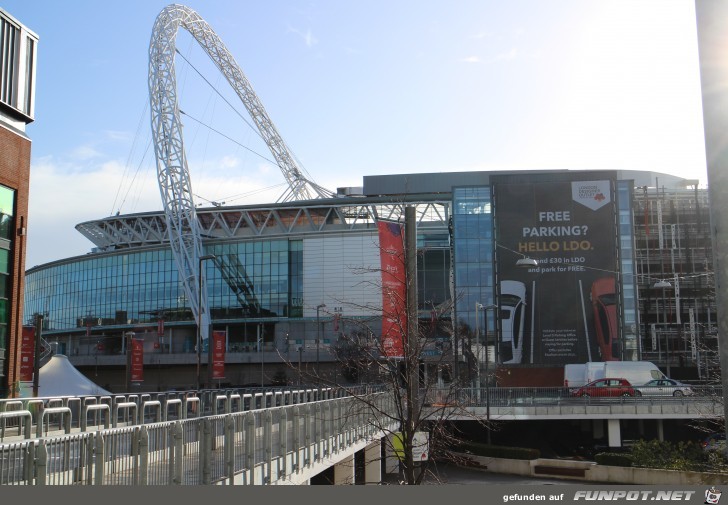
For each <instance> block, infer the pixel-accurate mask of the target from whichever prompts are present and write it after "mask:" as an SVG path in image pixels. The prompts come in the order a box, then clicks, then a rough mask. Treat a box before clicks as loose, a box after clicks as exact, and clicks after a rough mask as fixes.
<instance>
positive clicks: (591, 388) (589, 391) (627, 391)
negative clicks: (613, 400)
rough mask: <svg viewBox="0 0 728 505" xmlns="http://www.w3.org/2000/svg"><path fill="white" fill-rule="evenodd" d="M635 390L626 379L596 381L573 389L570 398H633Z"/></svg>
mask: <svg viewBox="0 0 728 505" xmlns="http://www.w3.org/2000/svg"><path fill="white" fill-rule="evenodd" d="M635 394H636V393H635V390H634V388H633V387H632V384H630V383H629V381H628V380H627V379H611V378H610V379H597V380H595V381H591V382H590V383H589V384H586V385H584V386H581V387H580V388H578V389H574V390H573V391H572V393H571V395H572V396H580V397H583V398H588V397H590V396H594V397H614V396H635Z"/></svg>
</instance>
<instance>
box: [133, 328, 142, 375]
mask: <svg viewBox="0 0 728 505" xmlns="http://www.w3.org/2000/svg"><path fill="white" fill-rule="evenodd" d="M131 382H144V340H142V339H139V338H132V339H131Z"/></svg>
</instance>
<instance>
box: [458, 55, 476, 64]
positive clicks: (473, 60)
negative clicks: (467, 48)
mask: <svg viewBox="0 0 728 505" xmlns="http://www.w3.org/2000/svg"><path fill="white" fill-rule="evenodd" d="M460 61H462V62H464V63H480V58H479V57H477V56H468V57H467V58H463V59H461V60H460Z"/></svg>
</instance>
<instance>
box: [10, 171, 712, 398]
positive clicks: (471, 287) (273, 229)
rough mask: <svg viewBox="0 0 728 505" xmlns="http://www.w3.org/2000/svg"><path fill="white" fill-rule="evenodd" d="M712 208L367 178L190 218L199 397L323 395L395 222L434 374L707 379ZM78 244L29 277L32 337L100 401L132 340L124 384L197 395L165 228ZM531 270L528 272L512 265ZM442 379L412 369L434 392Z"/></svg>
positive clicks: (87, 227) (561, 189)
mask: <svg viewBox="0 0 728 505" xmlns="http://www.w3.org/2000/svg"><path fill="white" fill-rule="evenodd" d="M690 186H693V187H692V189H690ZM706 200H707V193H706V191H705V190H702V189H700V190H699V189H698V188H697V181H686V180H683V179H679V178H676V177H674V176H670V175H666V174H660V173H654V172H640V171H620V170H615V171H515V172H461V173H435V174H409V175H388V176H365V177H364V179H363V185H362V187H357V188H340V189H339V191H338V192H337V194H336V196H335V197H332V198H320V199H316V200H308V201H303V202H301V201H297V202H288V203H278V204H270V205H251V206H236V207H231V206H228V207H212V208H202V209H198V210H197V216H198V220H199V226H200V230H201V235H202V238H203V252H204V255H205V256H204V257H203V258H207V259H205V260H201V261H200V265H201V266H202V268H203V273H204V278H205V279H206V287H207V289H206V291H207V296H208V297H209V307H210V316H211V320H212V334H216V332H217V334H219V335H222V337H221V338H222V340H221V342H222V344H221V345H222V346H223V347H224V378H221V379H218V380H217V381H213V384H231V385H244V384H260V383H267V384H269V383H273V382H283V381H285V382H288V383H296V381H297V380H298V381H300V380H301V377H302V375H303V374H302V370H303V369H306V368H307V367H312V366H315V367H321V368H322V370H323V373H325V374H328V376H329V377H330V378H332V379H333V380H336V375H337V374H338V373H340V363H338V362H337V361H336V360H335V359H334V356H333V354H332V353H331V349H332V347H334V346H336V344H337V342H339V341H340V340H341V339H343V338H346V339H347V340H350V339H357V340H359V341H370V342H377V341H378V340H379V338H380V336H381V330H382V292H381V289H382V288H381V271H380V248H379V236H378V231H377V222H378V221H381V220H385V221H403V219H404V209H405V207H406V206H414V207H415V208H416V214H417V247H418V277H417V290H418V303H419V307H418V308H419V315H420V319H421V321H422V323H423V324H425V325H429V328H430V331H431V334H432V336H433V337H434V340H435V342H437V343H438V344H439V345H436V346H434V347H433V348H432V349H430V350H428V354H432V355H440V356H441V357H444V358H445V359H444V361H442V362H441V363H444V362H447V361H448V360H450V361H452V360H453V359H457V360H458V363H465V364H467V365H469V366H470V367H472V366H473V365H474V366H476V367H477V366H478V363H479V364H480V366H481V367H482V365H483V364H485V363H486V360H487V363H488V364H490V366H491V367H492V368H491V370H494V371H496V373H495V376H496V377H495V379H492V380H495V381H496V382H497V383H498V384H501V385H560V384H561V380H562V377H563V365H564V364H566V363H578V362H586V361H601V360H639V359H648V360H651V361H654V362H656V363H657V364H658V365H660V366H661V367H663V368H664V369H666V371H669V372H670V374H671V375H673V376H676V377H682V378H701V379H703V378H708V376H709V374H710V373H711V372H710V370H711V366H712V365H711V363H713V357H714V355H715V348H716V347H715V345H716V344H715V334H714V333H715V332H714V325H713V324H712V322H711V317H712V318H713V319H714V314H715V307H714V298H715V297H714V292H713V289H712V285H711V282H712V277H711V270H712V259H711V251H710V236H709V226H708V225H707V222H708V217H707V216H708V205H707V201H706ZM76 228H77V230H78V231H79V232H80V233H82V234H83V235H84V236H86V237H87V238H88V239H89V240H90V241H91V242H92V243H93V244H94V247H93V249H92V250H91V252H90V253H88V254H86V255H84V256H78V257H73V258H68V259H62V260H58V261H54V262H51V263H48V264H45V265H41V266H37V267H33V268H32V269H30V270H28V271H27V273H26V286H27V287H26V291H25V313H24V314H25V315H24V320H25V322H26V324H33V322H34V321H36V316H37V315H42V316H43V318H42V321H43V323H42V324H43V337H44V339H45V340H46V341H48V342H49V343H50V345H51V347H52V348H54V349H55V350H56V351H57V352H59V353H62V354H66V355H68V356H69V358H70V359H71V361H72V363H73V364H74V365H76V366H77V367H78V368H79V369H81V370H82V371H83V372H84V373H86V374H87V375H88V376H90V377H92V378H93V379H94V380H95V381H96V382H98V383H99V384H101V385H103V386H104V387H105V388H106V389H109V390H112V391H120V390H123V389H125V387H127V384H128V382H129V374H128V372H127V370H128V368H127V366H126V365H127V361H126V360H127V357H128V354H129V353H128V352H127V351H128V348H129V347H130V342H131V341H132V340H130V338H132V335H133V340H135V341H137V342H141V343H140V344H139V345H140V346H143V363H144V382H143V383H141V384H140V383H135V386H134V387H139V388H142V389H144V390H160V389H169V388H189V387H191V386H193V385H194V384H195V373H196V370H197V368H196V365H197V362H198V361H197V360H198V359H200V358H199V355H198V353H197V349H196V342H197V338H198V333H197V332H198V329H197V327H196V324H195V320H194V317H193V315H192V312H191V310H190V304H189V303H188V300H186V296H185V294H184V290H183V289H182V287H181V282H180V278H179V275H178V272H177V268H176V266H175V262H174V259H173V257H172V252H171V249H170V246H169V240H168V236H167V227H166V221H165V215H164V213H162V212H150V213H140V214H129V215H117V216H112V217H108V218H105V219H100V220H96V221H92V222H86V223H81V224H79V225H77V227H76ZM526 258H530V259H533V260H535V261H536V262H537V264H536V265H531V266H530V267H526V268H524V267H522V266H517V264H518V263H522V262H519V261H518V260H522V259H526ZM658 282H662V284H658V286H666V287H662V288H659V287H658V288H657V289H656V288H655V287H654V286H655V284H656V283H658ZM453 300H454V301H455V303H452V302H453ZM489 309H490V310H489ZM477 328H480V331H478V330H477ZM454 349H457V352H455V353H454V357H453V350H454ZM206 351H207V349H206V348H205V349H204V354H205V357H204V362H205V363H207V360H208V356H207V352H206ZM448 355H449V356H448ZM425 368H426V367H425ZM464 368H467V367H464ZM451 371H452V369H451V368H450V366H449V365H446V366H444V367H443V366H438V367H436V368H435V369H431V370H429V371H427V368H426V373H433V374H437V376H438V378H439V379H440V380H448V379H449V377H450V374H451Z"/></svg>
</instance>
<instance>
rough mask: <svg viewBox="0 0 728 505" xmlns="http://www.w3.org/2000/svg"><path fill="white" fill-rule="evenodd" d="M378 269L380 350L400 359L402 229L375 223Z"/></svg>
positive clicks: (403, 292)
mask: <svg viewBox="0 0 728 505" xmlns="http://www.w3.org/2000/svg"><path fill="white" fill-rule="evenodd" d="M377 227H378V229H379V250H380V261H381V267H382V350H383V352H384V355H385V356H387V357H388V358H402V357H404V340H405V338H407V335H406V331H407V318H406V315H405V307H406V304H407V300H406V291H407V288H406V277H405V263H404V226H402V225H401V224H399V223H388V222H385V221H379V222H378V223H377Z"/></svg>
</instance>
